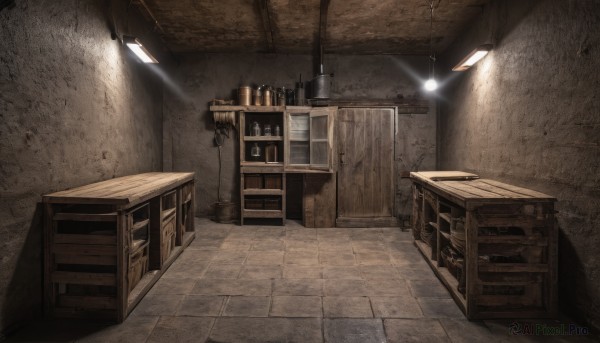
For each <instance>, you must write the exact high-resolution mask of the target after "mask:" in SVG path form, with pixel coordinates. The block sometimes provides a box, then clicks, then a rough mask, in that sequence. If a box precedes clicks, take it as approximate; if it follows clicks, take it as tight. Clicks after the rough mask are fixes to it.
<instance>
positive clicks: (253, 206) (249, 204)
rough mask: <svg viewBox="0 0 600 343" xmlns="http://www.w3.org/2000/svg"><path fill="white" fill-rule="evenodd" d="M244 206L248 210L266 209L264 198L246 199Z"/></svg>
mask: <svg viewBox="0 0 600 343" xmlns="http://www.w3.org/2000/svg"><path fill="white" fill-rule="evenodd" d="M244 208H245V209H247V210H262V209H264V203H263V199H245V200H244Z"/></svg>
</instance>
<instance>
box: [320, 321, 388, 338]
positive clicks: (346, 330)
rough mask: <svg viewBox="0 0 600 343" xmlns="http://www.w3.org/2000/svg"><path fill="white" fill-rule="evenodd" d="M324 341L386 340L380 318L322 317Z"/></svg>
mask: <svg viewBox="0 0 600 343" xmlns="http://www.w3.org/2000/svg"><path fill="white" fill-rule="evenodd" d="M323 328H324V333H325V341H326V342H328V343H382V342H386V338H385V333H384V331H383V323H382V322H381V319H354V318H352V319H346V318H335V319H329V318H325V319H323Z"/></svg>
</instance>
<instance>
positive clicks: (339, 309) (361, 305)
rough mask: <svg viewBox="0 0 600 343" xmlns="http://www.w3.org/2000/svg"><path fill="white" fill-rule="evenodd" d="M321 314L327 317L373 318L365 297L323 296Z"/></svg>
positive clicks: (367, 299)
mask: <svg viewBox="0 0 600 343" xmlns="http://www.w3.org/2000/svg"><path fill="white" fill-rule="evenodd" d="M323 315H324V316H325V317H329V318H344V317H345V318H373V311H372V310H371V303H370V302H369V298H367V297H323Z"/></svg>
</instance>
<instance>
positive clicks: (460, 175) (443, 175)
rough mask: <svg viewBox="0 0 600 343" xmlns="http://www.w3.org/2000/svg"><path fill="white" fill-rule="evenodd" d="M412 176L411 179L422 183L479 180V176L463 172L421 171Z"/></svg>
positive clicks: (412, 173) (413, 173)
mask: <svg viewBox="0 0 600 343" xmlns="http://www.w3.org/2000/svg"><path fill="white" fill-rule="evenodd" d="M410 175H411V177H415V178H418V179H421V180H422V181H425V180H431V181H444V180H473V179H478V178H479V176H478V175H477V174H472V173H466V172H462V171H421V172H411V173H410Z"/></svg>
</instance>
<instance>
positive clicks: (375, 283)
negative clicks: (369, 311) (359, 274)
mask: <svg viewBox="0 0 600 343" xmlns="http://www.w3.org/2000/svg"><path fill="white" fill-rule="evenodd" d="M366 284H367V293H368V294H369V295H370V296H406V297H409V296H411V294H410V290H409V289H408V285H407V284H406V281H405V280H401V279H398V280H395V279H380V280H366Z"/></svg>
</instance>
